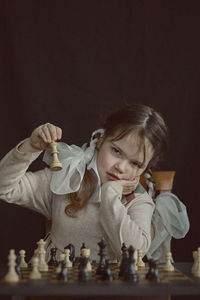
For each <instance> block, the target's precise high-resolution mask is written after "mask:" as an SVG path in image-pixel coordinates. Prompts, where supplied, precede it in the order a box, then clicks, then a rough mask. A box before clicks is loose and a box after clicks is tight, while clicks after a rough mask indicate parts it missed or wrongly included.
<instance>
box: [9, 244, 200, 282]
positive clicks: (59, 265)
mask: <svg viewBox="0 0 200 300" xmlns="http://www.w3.org/2000/svg"><path fill="white" fill-rule="evenodd" d="M45 245H46V242H45V241H44V240H43V239H40V240H39V241H38V242H37V249H35V251H34V256H33V257H32V259H31V261H30V265H31V266H32V268H31V271H30V273H29V274H28V278H29V279H32V280H35V279H41V278H42V272H48V271H49V267H51V266H52V267H54V269H55V273H57V274H60V273H62V276H63V279H66V278H67V269H69V268H72V267H73V265H74V259H75V258H74V257H73V258H72V255H71V251H70V249H69V248H66V249H64V252H63V253H61V254H60V255H59V258H58V261H57V259H56V251H57V249H56V248H52V249H51V259H50V260H49V262H48V263H47V262H46V250H45ZM98 245H99V248H100V251H99V256H100V262H99V267H98V268H97V270H99V275H100V274H101V272H102V273H103V272H104V269H105V268H106V270H107V273H110V270H109V261H108V260H106V259H105V256H106V254H105V248H106V244H105V241H104V240H103V239H102V240H101V241H100V242H99V243H98ZM80 251H81V253H80V255H81V258H82V262H81V264H80V266H81V268H80V269H81V271H82V272H83V273H84V272H85V273H84V276H85V275H86V273H87V272H91V271H92V263H91V261H90V249H88V248H86V247H85V245H84V243H83V245H82V247H81V249H80ZM128 252H129V254H128ZM199 253H200V248H199ZM128 255H129V258H128ZM25 256H26V252H25V250H20V251H19V255H16V254H15V250H14V249H11V250H10V252H9V255H8V272H7V274H6V275H5V277H4V280H5V282H18V281H19V280H20V279H22V272H21V269H26V268H28V263H27V262H26V261H25ZM131 256H132V257H131ZM142 257H143V253H142V251H141V250H134V249H133V248H131V249H130V247H129V249H128V248H127V247H126V246H125V244H124V243H123V244H122V247H121V255H120V259H119V261H118V262H117V263H118V266H119V268H121V270H123V269H127V264H128V263H127V262H128V261H129V265H131V268H132V273H135V272H136V271H137V270H138V268H143V267H145V263H144V262H143V260H142ZM171 257H172V255H171V252H167V253H166V263H165V265H164V266H163V269H164V270H166V271H174V266H173V264H172V263H171ZM71 258H72V259H71ZM125 261H126V262H125ZM105 266H106V267H105ZM194 269H195V270H196V268H194ZM84 276H83V277H84ZM110 278H111V277H110Z"/></svg>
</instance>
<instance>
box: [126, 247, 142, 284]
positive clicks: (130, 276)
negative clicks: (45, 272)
mask: <svg viewBox="0 0 200 300" xmlns="http://www.w3.org/2000/svg"><path fill="white" fill-rule="evenodd" d="M128 253H129V257H128V261H127V269H126V272H125V274H124V280H125V281H129V282H135V283H137V282H138V281H139V276H138V273H137V271H136V270H135V267H134V263H135V259H134V256H133V255H134V248H133V247H132V246H130V247H129V248H128Z"/></svg>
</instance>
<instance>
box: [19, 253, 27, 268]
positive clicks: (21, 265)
mask: <svg viewBox="0 0 200 300" xmlns="http://www.w3.org/2000/svg"><path fill="white" fill-rule="evenodd" d="M25 253H26V251H25V250H20V251H19V255H20V257H21V262H20V268H28V264H27V263H26V262H25V256H26V254H25Z"/></svg>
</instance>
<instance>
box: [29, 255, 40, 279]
mask: <svg viewBox="0 0 200 300" xmlns="http://www.w3.org/2000/svg"><path fill="white" fill-rule="evenodd" d="M32 266H33V269H32V271H31V273H30V274H29V278H30V279H41V277H42V275H41V273H40V271H39V258H38V257H33V259H32Z"/></svg>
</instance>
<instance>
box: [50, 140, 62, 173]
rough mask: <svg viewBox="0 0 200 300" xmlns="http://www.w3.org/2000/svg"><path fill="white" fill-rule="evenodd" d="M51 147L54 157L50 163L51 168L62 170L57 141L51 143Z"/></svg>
mask: <svg viewBox="0 0 200 300" xmlns="http://www.w3.org/2000/svg"><path fill="white" fill-rule="evenodd" d="M50 147H51V150H52V151H51V155H52V157H53V161H52V163H51V165H50V168H51V170H52V171H60V170H61V169H62V164H61V162H60V161H59V160H58V153H59V152H58V150H57V143H56V142H55V141H53V142H52V143H51V144H50Z"/></svg>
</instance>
